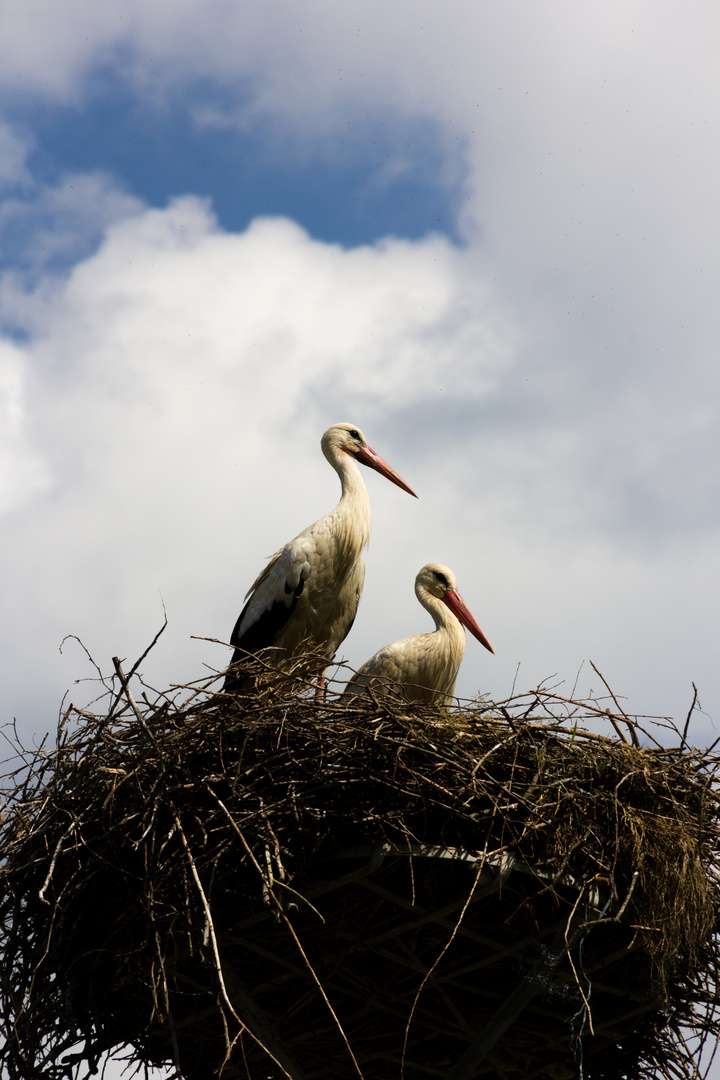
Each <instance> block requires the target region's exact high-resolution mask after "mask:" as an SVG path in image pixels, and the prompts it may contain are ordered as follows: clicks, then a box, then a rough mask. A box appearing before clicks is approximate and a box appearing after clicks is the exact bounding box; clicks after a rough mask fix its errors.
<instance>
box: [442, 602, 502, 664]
mask: <svg viewBox="0 0 720 1080" xmlns="http://www.w3.org/2000/svg"><path fill="white" fill-rule="evenodd" d="M442 601H443V603H444V604H446V605H447V607H449V608H450V610H451V611H452V613H453V615H454V616H455V617H456V618H457V619H459V620H460V622H461V623H462V624H463V626H465V627H467V629H468V630H469V631H470V633H471V634H472V635H473V637H476V638H477V639H478V641H479V642H480V644H481V645H484V646H485V648H486V649H489V650H490V652H491V653H492V654H493V656H494V655H495V650H494V649H493V647H492V645H491V644H490V642H489V641H488V639H487V638H486V637H485V635H484V634H483V632H482V630H481V629H480V627H479V626H478V624H477V623H476V622H475V619H474V618H473V617H472V615H471V614H470V609H469V608H468V606H467V604H466V603H465V601H464V600H463V598H462V596H461V595H460V593H459V592H458V591H457V589H448V591H447V592H446V593H445V595H444V596H443V597H442Z"/></svg>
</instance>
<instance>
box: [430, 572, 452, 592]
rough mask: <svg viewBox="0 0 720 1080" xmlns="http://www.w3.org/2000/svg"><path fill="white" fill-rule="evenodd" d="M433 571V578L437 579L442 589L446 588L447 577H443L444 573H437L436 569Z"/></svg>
mask: <svg viewBox="0 0 720 1080" xmlns="http://www.w3.org/2000/svg"><path fill="white" fill-rule="evenodd" d="M433 573H434V574H435V579H436V580H437V581H439V583H440V584H441V585H442V587H443V588H444V589H447V587H448V584H449V583H448V579H447V578H446V577H445V575H444V574H438V572H437V570H433Z"/></svg>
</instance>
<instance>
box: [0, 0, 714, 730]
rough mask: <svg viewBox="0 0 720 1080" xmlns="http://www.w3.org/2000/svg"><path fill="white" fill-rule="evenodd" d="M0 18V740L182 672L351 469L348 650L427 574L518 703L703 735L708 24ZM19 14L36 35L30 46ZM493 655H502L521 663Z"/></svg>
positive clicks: (380, 633)
mask: <svg viewBox="0 0 720 1080" xmlns="http://www.w3.org/2000/svg"><path fill="white" fill-rule="evenodd" d="M2 20H3V22H2V26H0V94H1V97H2V104H3V119H2V126H1V127H0V183H1V184H2V188H3V199H2V206H1V208H0V261H1V267H0V269H1V273H2V277H1V278H0V332H1V335H2V336H1V338H0V393H1V394H2V399H1V400H2V404H1V405H0V409H1V412H0V454H1V460H2V466H1V469H2V471H1V474H0V508H1V511H2V518H3V530H2V537H3V539H2V543H3V548H4V558H3V567H4V572H3V601H2V612H3V618H2V629H1V630H0V633H1V634H2V655H3V662H2V671H1V672H0V675H1V683H0V692H1V694H2V710H3V714H4V717H5V718H10V717H11V716H12V715H15V716H17V718H18V721H19V722H20V724H21V725H22V726H23V728H25V729H27V730H30V729H32V730H37V731H41V730H45V729H47V728H48V727H51V726H52V725H53V723H54V720H55V717H56V715H57V711H58V707H59V704H60V701H61V699H62V697H63V694H64V693H65V691H66V690H70V696H71V698H72V700H78V701H79V700H82V699H83V695H85V696H86V698H87V696H88V695H89V696H91V693H92V689H93V688H92V687H91V686H89V685H86V684H84V683H82V684H80V685H77V686H76V685H75V683H76V680H78V679H85V678H87V677H88V676H91V675H92V674H93V669H92V668H91V667H90V666H89V664H88V662H87V660H86V657H85V653H84V652H83V650H82V649H81V648H80V647H79V646H78V645H77V643H75V642H74V641H70V642H68V643H66V645H65V646H64V647H63V650H62V652H60V651H59V646H60V642H61V641H62V639H63V638H64V637H65V635H77V636H78V637H79V638H81V640H82V642H83V644H84V646H85V647H86V648H87V649H88V650H89V651H90V652H91V653H92V655H93V657H94V659H95V660H96V661H97V663H98V664H99V665H100V667H101V668H103V670H107V669H108V667H109V666H111V665H110V657H111V656H113V655H119V656H121V657H125V658H128V660H129V661H131V660H132V659H134V658H135V657H136V656H137V655H139V653H140V652H142V650H143V649H144V647H145V645H146V644H147V643H148V642H149V641H150V639H151V638H152V636H153V635H154V634H155V632H156V631H157V629H158V628H159V626H160V625H161V623H162V619H163V605H164V606H165V609H166V610H167V615H168V620H169V626H168V630H167V632H166V634H165V635H164V638H163V639H162V642H161V644H160V645H159V646H158V647H157V649H156V650H155V652H154V654H153V655H152V657H151V658H150V659H149V660H148V662H147V664H146V665H145V672H146V675H147V678H148V679H149V680H150V681H151V682H153V683H154V684H156V685H166V684H167V683H168V682H184V681H187V680H190V679H193V678H197V677H199V676H200V675H202V673H203V672H204V671H205V670H206V668H205V667H204V665H208V664H209V665H211V666H214V667H221V666H222V665H223V663H224V662H225V660H226V658H227V653H226V652H225V651H224V650H223V649H222V648H221V647H220V646H217V645H210V644H207V643H203V642H199V641H197V640H193V638H192V635H199V636H208V637H217V638H222V639H227V637H228V636H229V634H230V630H231V627H232V624H233V622H234V619H235V617H236V615H237V613H238V611H239V609H240V606H241V603H242V598H243V595H244V593H245V591H246V589H247V588H248V586H249V584H250V583H251V582H252V580H253V579H254V577H255V575H256V573H257V572H258V571H259V569H260V567H261V566H262V565H263V560H264V559H265V557H266V556H267V555H268V554H270V553H271V552H272V551H274V550H275V549H276V548H277V547H278V546H280V545H281V544H282V543H283V542H284V541H285V540H287V539H289V538H290V537H291V536H293V535H294V534H295V533H296V532H298V531H299V530H300V529H301V528H303V527H304V526H305V525H307V524H309V523H310V522H311V521H312V520H313V519H314V518H315V517H317V516H319V515H320V514H322V513H324V512H325V511H326V510H328V509H329V508H330V507H331V506H332V505H333V503H334V502H335V500H336V498H337V495H338V484H337V479H336V477H335V476H334V475H333V473H332V471H331V470H329V469H328V466H327V464H326V463H325V461H324V459H323V458H322V457H321V455H320V453H319V449H318V444H319V438H320V435H321V433H322V431H323V430H324V429H325V427H327V426H328V425H329V424H330V423H333V422H335V421H337V420H340V419H349V420H351V421H352V422H353V423H356V424H358V425H359V426H361V427H362V428H363V430H364V431H365V434H366V436H367V438H368V440H369V441H370V443H371V445H373V446H374V447H375V448H376V449H377V450H378V451H379V453H381V454H382V455H383V456H384V457H385V458H386V459H387V460H388V461H389V462H390V463H391V464H392V465H393V466H394V467H395V468H396V469H397V470H398V471H399V472H401V473H402V475H403V476H405V478H406V479H407V480H408V482H409V483H411V484H412V485H413V486H414V487H415V489H416V490H417V492H418V493H419V495H420V500H419V501H418V502H415V501H414V500H411V499H409V498H407V496H405V495H404V494H403V493H401V492H400V491H398V490H397V489H396V488H394V487H392V486H391V485H389V484H387V483H385V482H384V481H383V480H382V479H381V478H380V477H378V476H377V475H372V474H368V477H367V482H368V486H369V488H370V492H371V498H372V501H373V508H374V535H373V542H372V545H371V548H370V551H369V553H368V558H367V566H368V575H367V585H366V590H365V596H364V599H363V603H362V605H361V609H360V614H359V617H358V621H357V624H356V626H355V628H354V630H353V632H352V634H351V636H350V637H349V638H348V640H347V641H346V643H345V645H344V647H343V655H344V656H345V657H346V658H347V659H348V660H349V661H350V662H351V663H355V664H360V663H362V662H363V661H364V660H365V659H367V657H368V656H369V655H370V654H371V653H372V652H374V651H375V650H376V649H377V648H378V647H379V646H380V645H382V644H383V643H385V642H386V641H388V640H392V639H394V638H396V637H401V636H405V635H406V634H408V633H413V632H418V631H421V630H423V629H425V628H426V626H427V617H426V616H425V614H424V613H423V612H422V611H421V609H420V608H419V607H418V606H417V603H416V600H415V598H414V595H413V589H412V586H413V580H414V577H415V574H416V572H417V570H418V569H419V568H420V566H422V565H423V563H425V562H427V561H430V560H437V561H441V562H445V563H447V564H448V565H449V566H451V568H452V569H453V570H454V571H455V573H456V574H457V577H458V579H459V582H460V587H461V590H462V592H463V594H464V596H465V598H466V600H467V602H468V604H469V605H470V607H471V608H472V610H473V611H474V613H475V615H476V617H477V618H478V621H479V622H480V623H481V625H482V626H483V628H484V629H485V631H486V633H487V634H488V637H489V638H490V640H491V641H492V642H493V644H494V646H495V650H496V654H497V655H496V657H495V658H493V657H491V656H489V654H487V653H485V652H484V650H482V649H480V648H479V647H478V646H477V644H476V643H475V642H474V641H470V643H469V645H468V650H467V655H466V659H465V662H464V665H463V668H462V671H461V676H460V680H459V683H458V691H459V692H460V693H461V694H462V695H464V696H470V695H473V694H475V693H476V692H478V691H480V692H483V693H486V692H487V693H491V694H492V695H493V696H495V697H504V696H507V695H508V694H509V693H510V692H511V688H512V686H513V680H515V679H517V681H516V686H517V688H518V689H521V690H524V689H529V688H531V687H533V686H535V685H537V684H538V683H539V682H541V681H542V680H545V679H551V680H557V681H562V682H563V685H564V690H565V691H570V690H571V689H572V687H573V685H574V684H575V681H576V677H577V674H578V671H579V672H580V675H579V681H578V684H577V685H578V689H579V690H581V691H583V692H584V691H588V690H600V689H601V685H600V684H599V680H598V679H597V677H596V676H594V675H593V673H592V670H591V669H590V668H589V666H588V661H590V660H592V661H593V662H594V663H595V664H596V665H597V666H598V668H599V669H600V670H601V671H602V672H603V674H604V675H605V677H606V678H607V680H608V681H609V682H610V683H611V685H612V686H613V688H614V689H615V692H616V693H617V694H618V695H621V696H623V697H624V698H625V699H626V704H627V707H628V708H629V709H630V710H631V711H635V712H639V713H659V714H669V715H672V716H675V717H676V718H679V719H680V720H681V721H683V720H684V716H685V713H686V711H687V708H688V706H689V703H690V700H691V697H692V687H691V684H692V682H693V681H694V682H695V684H696V685H697V687H698V691H699V695H700V701H701V703H702V706H703V708H704V710H705V713H704V715H699V716H698V717H697V720H696V722H695V727H694V735H695V738H696V741H698V742H702V743H705V742H707V741H709V740H712V739H713V738H714V737H715V734H716V729H717V731H718V733H720V726H718V725H719V724H720V676H719V675H718V665H717V659H716V657H717V647H718V619H719V616H718V610H719V607H720V605H719V602H718V601H719V596H718V593H719V591H720V573H719V572H718V571H719V568H718V555H717V540H718V525H719V522H720V508H719V507H718V489H719V486H720V485H719V474H720V448H719V447H718V443H719V442H720V437H719V431H720V429H719V428H718V408H717V391H718V376H719V372H720V365H719V362H718V337H719V333H718V332H719V330H720V327H719V326H718V323H719V321H720V320H719V316H718V311H719V308H718V303H717V297H718V293H719V291H720V274H719V269H720V257H719V254H718V252H719V244H718V239H719V238H718V227H717V226H718V183H719V177H718V166H719V165H720V66H719V65H718V62H717V59H718V47H719V45H720V41H719V37H720V15H719V14H718V10H717V9H716V6H715V5H712V4H710V3H693V2H689V3H686V4H684V5H682V6H680V5H677V4H675V3H663V2H658V0H653V2H652V3H650V2H637V0H622V2H620V0H617V2H610V3H608V2H607V0H603V2H590V3H584V4H582V5H579V4H576V3H571V2H569V0H568V2H562V0H558V2H556V3H554V4H553V5H539V4H537V3H532V2H520V0H518V2H515V0H511V2H508V3H505V4H502V5H499V4H495V3H491V2H489V0H487V2H483V0H473V2H472V3H470V2H456V3H452V2H449V3H446V4H443V5H442V6H440V5H437V4H431V3H423V2H420V0H413V2H412V3H402V2H398V3H396V4H394V5H392V9H391V10H390V9H389V8H388V6H387V4H384V3H383V4H381V3H379V2H378V3H373V2H370V0H365V2H364V3H363V4H358V3H353V2H350V3H345V4H342V5H338V4H334V3H324V2H308V3H305V4H302V5H298V4H292V3H289V2H286V0H276V2H273V3H268V2H267V0H263V2H262V3H259V2H258V3H253V2H252V0H247V2H245V3H243V4H228V3H227V2H225V0H203V3H202V4H200V3H199V2H198V0H183V2H177V3H174V4H172V5H169V4H166V3H164V2H159V0H158V2H155V0H137V2H135V0H127V2H126V3H124V4H122V5H118V4H111V3H107V4H105V3H97V2H96V0H92V2H91V0H67V2H65V3H63V4H62V5H59V4H56V3H53V2H51V0H23V2H22V3H19V2H18V3H14V4H13V3H11V4H10V5H6V6H5V8H4V12H3V16H2ZM38 28H41V30H40V32H38ZM518 666H519V668H518Z"/></svg>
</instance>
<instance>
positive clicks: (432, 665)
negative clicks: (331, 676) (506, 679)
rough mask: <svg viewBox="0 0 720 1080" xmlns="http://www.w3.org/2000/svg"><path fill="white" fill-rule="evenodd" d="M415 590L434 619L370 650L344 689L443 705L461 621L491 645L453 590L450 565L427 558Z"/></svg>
mask: <svg viewBox="0 0 720 1080" xmlns="http://www.w3.org/2000/svg"><path fill="white" fill-rule="evenodd" d="M415 595H416V596H417V598H418V600H419V601H420V603H421V604H422V606H423V607H424V608H425V610H426V611H428V612H429V613H430V614H431V615H432V617H433V620H434V622H435V630H434V632H432V633H429V634H417V635H416V636H415V637H408V638H402V639H401V640H400V641H394V642H393V643H392V644H391V645H385V646H384V647H383V648H382V649H379V650H378V651H377V652H376V653H375V655H374V656H372V657H371V658H370V659H369V660H368V661H367V662H366V663H365V664H363V666H362V667H361V668H360V670H359V671H358V672H357V674H355V675H353V677H352V679H351V680H350V682H349V683H348V685H347V687H346V688H345V691H344V694H345V695H348V696H350V695H358V694H363V693H366V692H367V690H368V689H369V688H371V689H372V690H374V691H375V692H376V693H380V694H383V693H391V694H397V695H399V696H400V697H403V698H405V700H407V701H424V702H427V703H429V704H436V705H449V704H450V703H451V702H452V698H453V695H454V693H455V682H456V680H457V675H458V671H459V670H460V664H461V662H462V658H463V656H464V654H465V631H464V629H463V627H464V626H465V627H467V629H468V630H469V631H470V633H471V634H472V635H473V637H475V638H477V640H478V641H479V642H480V644H481V645H484V646H485V648H486V649H488V650H489V651H490V652H494V649H493V647H492V645H491V644H490V642H489V641H488V639H487V638H486V637H485V634H484V633H483V632H482V630H481V629H480V627H479V626H478V624H477V623H476V621H475V619H474V617H473V615H472V614H471V613H470V610H469V608H468V606H467V604H466V603H465V601H464V600H463V598H462V596H461V595H460V593H459V592H458V587H457V581H456V579H455V575H454V574H453V572H452V570H449V569H448V568H447V566H443V565H442V563H428V564H427V565H426V566H423V568H422V570H420V572H419V573H418V575H417V577H416V578H415Z"/></svg>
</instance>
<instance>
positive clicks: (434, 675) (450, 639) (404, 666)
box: [351, 613, 465, 705]
mask: <svg viewBox="0 0 720 1080" xmlns="http://www.w3.org/2000/svg"><path fill="white" fill-rule="evenodd" d="M448 614H449V613H448ZM450 619H451V620H452V623H451V622H450V620H448V624H447V625H443V626H439V627H438V628H437V630H435V631H434V632H433V633H429V634H417V635H415V636H414V637H407V638H402V639H401V640H400V641H394V642H393V643H392V645H385V646H384V647H383V648H382V649H379V650H378V652H376V653H375V655H374V656H373V657H371V658H370V660H368V661H367V663H365V664H363V666H362V667H361V668H360V671H359V672H358V673H357V675H354V676H353V678H352V684H351V685H352V686H357V687H361V686H369V687H373V688H374V689H375V690H377V691H379V692H380V693H383V692H387V691H388V690H390V691H393V690H394V691H395V692H399V693H401V694H402V696H403V697H404V698H406V699H407V700H408V701H425V702H427V703H428V704H432V705H448V704H450V702H451V701H452V698H453V696H454V694H455V683H456V682H457V676H458V671H459V670H460V664H461V663H462V658H463V656H464V654H465V631H464V630H463V628H462V626H461V625H460V623H459V622H458V621H457V619H456V618H455V617H454V616H452V615H451V616H450ZM453 623H454V625H453Z"/></svg>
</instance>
